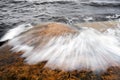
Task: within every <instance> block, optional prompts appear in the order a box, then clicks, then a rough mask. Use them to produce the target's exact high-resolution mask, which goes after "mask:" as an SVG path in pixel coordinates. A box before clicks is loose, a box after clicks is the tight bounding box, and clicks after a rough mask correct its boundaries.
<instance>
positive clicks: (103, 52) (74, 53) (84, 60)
mask: <svg viewBox="0 0 120 80" xmlns="http://www.w3.org/2000/svg"><path fill="white" fill-rule="evenodd" d="M118 28H119V27H116V28H112V30H114V33H115V32H117V33H118V34H119V32H120V29H118ZM108 29H111V27H110V28H106V30H104V31H99V30H100V29H98V30H97V29H95V28H92V27H80V29H79V30H78V29H76V28H73V27H70V26H69V25H66V24H62V23H55V22H53V23H45V24H40V25H37V26H35V27H32V28H31V29H29V30H26V31H24V32H22V33H21V34H19V35H17V36H16V37H14V38H13V39H11V40H9V41H8V43H7V45H9V46H12V49H11V50H12V51H14V52H19V51H23V54H22V55H21V57H23V58H25V62H26V63H27V64H30V65H34V64H38V63H40V62H43V61H46V65H45V66H44V67H49V68H51V69H60V70H64V71H73V70H78V71H80V70H92V71H94V72H100V71H106V70H107V68H109V67H111V66H120V42H119V35H118V34H117V35H116V34H114V35H111V34H110V33H109V31H110V30H108ZM110 32H111V31H110Z"/></svg>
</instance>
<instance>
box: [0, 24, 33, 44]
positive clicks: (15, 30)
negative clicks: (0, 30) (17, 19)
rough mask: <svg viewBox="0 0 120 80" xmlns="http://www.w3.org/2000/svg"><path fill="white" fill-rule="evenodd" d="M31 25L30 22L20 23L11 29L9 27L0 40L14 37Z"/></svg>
mask: <svg viewBox="0 0 120 80" xmlns="http://www.w3.org/2000/svg"><path fill="white" fill-rule="evenodd" d="M32 27H33V26H32V25H31V24H21V25H19V26H18V27H15V28H13V29H10V30H8V31H7V33H6V34H5V35H4V36H3V37H2V38H1V39H0V42H1V41H6V40H10V39H13V38H14V37H16V36H18V35H19V34H21V33H22V32H24V31H27V30H28V29H30V28H32Z"/></svg>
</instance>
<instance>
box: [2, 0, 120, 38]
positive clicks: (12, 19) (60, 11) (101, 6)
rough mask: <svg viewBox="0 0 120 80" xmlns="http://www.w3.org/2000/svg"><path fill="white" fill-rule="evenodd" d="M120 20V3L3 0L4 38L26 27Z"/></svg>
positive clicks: (112, 0)
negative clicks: (19, 28)
mask: <svg viewBox="0 0 120 80" xmlns="http://www.w3.org/2000/svg"><path fill="white" fill-rule="evenodd" d="M119 17H120V0H0V36H1V35H3V34H4V33H5V32H6V31H7V30H8V29H9V28H12V27H15V26H16V25H18V24H22V23H34V24H37V23H40V22H50V21H52V22H53V21H55V22H63V23H67V24H72V23H78V22H85V21H106V20H114V19H118V18H119Z"/></svg>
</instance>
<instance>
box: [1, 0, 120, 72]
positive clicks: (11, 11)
mask: <svg viewBox="0 0 120 80" xmlns="http://www.w3.org/2000/svg"><path fill="white" fill-rule="evenodd" d="M119 8H120V1H119V0H1V1H0V36H3V35H4V34H5V33H6V32H7V34H6V36H4V37H3V38H2V39H1V41H4V40H7V39H12V38H13V36H16V35H19V34H20V33H22V32H24V31H26V27H25V26H27V25H28V26H30V27H28V28H27V29H31V28H33V26H32V25H35V24H38V23H43V22H61V23H65V24H69V25H72V24H77V23H82V22H94V21H111V20H119V18H120V10H119ZM101 24H102V23H101ZM18 25H19V26H18ZM17 26H18V27H17ZM12 28H13V29H12ZM33 29H34V28H33ZM31 30H32V29H31ZM16 31H17V32H19V33H17V34H16ZM33 32H35V31H33ZM119 33H120V26H119V23H118V26H116V28H109V29H107V30H106V31H105V32H99V31H97V30H94V29H92V28H86V29H82V30H80V31H79V30H78V34H77V35H70V36H68V37H63V36H60V37H57V38H56V37H55V38H52V39H51V40H50V41H49V42H48V44H46V45H45V46H43V47H42V48H41V44H39V45H38V46H37V47H36V45H33V46H32V47H30V46H29V45H31V44H32V43H31V42H33V43H34V42H35V43H36V40H34V39H37V40H38V41H39V40H40V39H41V38H39V36H38V37H32V36H31V35H32V33H28V34H23V35H19V36H18V37H16V38H14V39H12V40H10V41H9V42H8V45H12V46H13V49H12V50H13V51H20V50H23V51H24V55H22V57H25V61H26V62H27V63H28V64H34V63H36V64H37V63H38V62H41V61H45V60H47V61H48V63H47V64H46V66H47V67H50V68H55V69H56V68H60V69H63V70H76V69H83V68H85V69H91V70H93V71H94V70H95V71H96V70H106V69H107V68H108V67H110V66H119V65H120V62H119V61H120V53H119V52H120V44H119V43H120V38H119V36H120V35H119ZM28 35H29V37H28ZM43 37H44V36H43ZM26 40H27V41H28V42H27V41H26ZM31 40H33V41H31ZM106 41H107V42H106ZM23 43H24V44H23ZM60 43H62V44H60ZM98 43H99V44H98ZM73 46H74V47H73ZM34 47H35V49H34ZM78 47H79V48H78ZM86 47H87V48H86ZM58 48H59V49H58ZM35 50H36V51H35ZM73 52H74V54H72V53H73ZM36 53H38V54H36ZM41 53H45V54H44V55H41ZM51 53H53V55H51ZM56 53H57V55H56ZM96 53H97V54H96ZM57 58H58V59H57ZM78 60H79V61H78ZM71 63H72V64H71ZM63 64H66V65H67V66H64V65H63ZM53 66H54V67H53ZM98 68H99V69H98Z"/></svg>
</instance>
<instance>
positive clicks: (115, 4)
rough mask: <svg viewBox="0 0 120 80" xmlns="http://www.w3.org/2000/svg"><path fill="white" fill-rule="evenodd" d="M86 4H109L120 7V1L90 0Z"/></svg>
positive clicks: (109, 5)
mask: <svg viewBox="0 0 120 80" xmlns="http://www.w3.org/2000/svg"><path fill="white" fill-rule="evenodd" d="M84 4H87V5H91V6H97V7H98V6H107V7H117V6H118V7H119V6H120V2H119V1H89V2H86V3H84Z"/></svg>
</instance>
